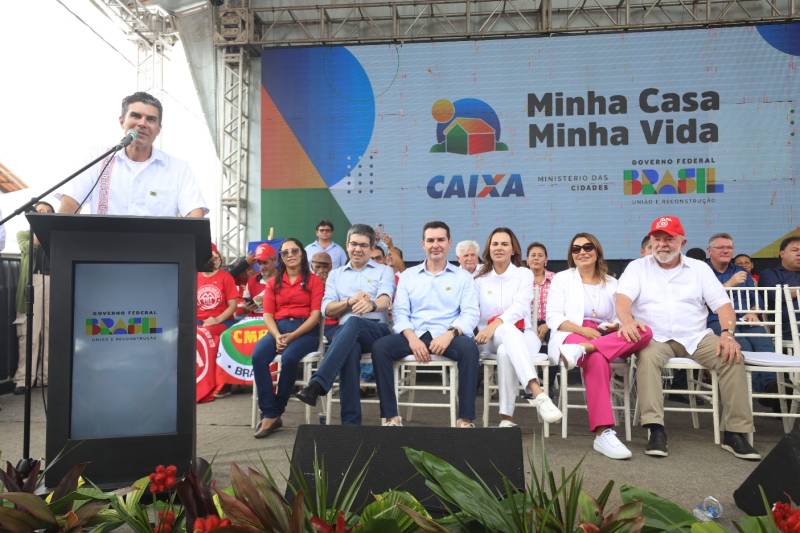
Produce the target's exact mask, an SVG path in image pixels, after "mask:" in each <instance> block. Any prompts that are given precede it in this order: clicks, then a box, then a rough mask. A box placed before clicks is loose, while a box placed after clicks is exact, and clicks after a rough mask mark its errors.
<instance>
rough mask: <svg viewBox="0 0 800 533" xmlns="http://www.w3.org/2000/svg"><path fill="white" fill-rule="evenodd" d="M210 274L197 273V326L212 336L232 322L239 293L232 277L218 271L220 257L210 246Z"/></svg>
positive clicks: (214, 247)
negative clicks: (203, 328)
mask: <svg viewBox="0 0 800 533" xmlns="http://www.w3.org/2000/svg"><path fill="white" fill-rule="evenodd" d="M209 263H210V266H211V272H198V273H197V307H196V313H197V325H198V326H203V327H205V328H206V329H207V330H208V331H209V332H210V333H211V334H212V335H220V334H221V333H222V332H223V331H225V330H226V329H228V327H229V326H231V325H232V324H233V323H234V321H233V320H232V318H233V313H234V312H235V311H236V302H237V300H238V298H239V291H238V289H237V288H236V282H235V281H234V279H233V276H231V275H230V274H228V273H227V272H225V271H224V270H220V267H221V266H222V257H221V256H220V255H219V251H218V250H217V245H215V244H214V243H212V244H211V260H210V262H209Z"/></svg>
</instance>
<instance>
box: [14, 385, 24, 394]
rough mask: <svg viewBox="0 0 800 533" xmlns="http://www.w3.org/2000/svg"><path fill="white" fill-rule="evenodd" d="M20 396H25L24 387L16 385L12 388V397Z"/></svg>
mask: <svg viewBox="0 0 800 533" xmlns="http://www.w3.org/2000/svg"><path fill="white" fill-rule="evenodd" d="M20 394H25V387H23V386H22V385H17V386H16V387H14V395H15V396H19V395H20Z"/></svg>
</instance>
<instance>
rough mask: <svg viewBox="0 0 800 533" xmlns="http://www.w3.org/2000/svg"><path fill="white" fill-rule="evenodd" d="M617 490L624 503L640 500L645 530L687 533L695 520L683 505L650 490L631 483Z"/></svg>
mask: <svg viewBox="0 0 800 533" xmlns="http://www.w3.org/2000/svg"><path fill="white" fill-rule="evenodd" d="M619 492H620V495H621V496H622V501H623V502H625V503H631V502H634V501H640V502H642V504H643V506H644V508H643V512H644V518H645V529H646V530H647V531H671V532H678V531H681V532H686V533H688V532H690V531H691V528H692V524H694V523H695V522H697V519H696V518H695V517H694V515H692V513H690V512H689V511H687V510H686V509H684V508H683V507H681V506H679V505H678V504H676V503H674V502H671V501H669V500H667V499H666V498H662V497H661V496H659V495H657V494H654V493H652V492H650V491H647V490H644V489H640V488H638V487H634V486H633V485H623V486H622V487H621V488H620V489H619Z"/></svg>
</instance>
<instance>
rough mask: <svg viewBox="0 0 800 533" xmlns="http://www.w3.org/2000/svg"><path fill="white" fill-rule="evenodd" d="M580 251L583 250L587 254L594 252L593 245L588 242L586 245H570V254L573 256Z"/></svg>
mask: <svg viewBox="0 0 800 533" xmlns="http://www.w3.org/2000/svg"><path fill="white" fill-rule="evenodd" d="M581 250H583V251H584V252H586V253H589V252H591V251H592V250H594V244H592V243H590V242H587V243H586V244H573V245H572V253H573V254H579V253H581Z"/></svg>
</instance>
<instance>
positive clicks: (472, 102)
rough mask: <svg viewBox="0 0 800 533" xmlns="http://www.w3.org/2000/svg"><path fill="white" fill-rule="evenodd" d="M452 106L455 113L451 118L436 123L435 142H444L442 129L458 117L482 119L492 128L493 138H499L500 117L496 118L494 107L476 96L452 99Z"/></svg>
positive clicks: (497, 139)
mask: <svg viewBox="0 0 800 533" xmlns="http://www.w3.org/2000/svg"><path fill="white" fill-rule="evenodd" d="M453 107H454V108H455V113H454V114H453V118H451V119H450V120H449V121H447V122H440V123H439V124H437V125H436V142H439V143H443V142H444V130H446V129H447V126H449V125H450V124H451V123H452V122H453V121H454V120H456V119H459V118H480V119H483V120H484V122H486V123H487V124H488V125H490V126H491V127H492V128H494V138H495V140H496V141H499V140H500V119H499V118H497V113H495V112H494V109H492V107H491V106H490V105H489V104H487V103H486V102H484V101H483V100H478V99H477V98H462V99H461V100H454V101H453Z"/></svg>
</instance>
